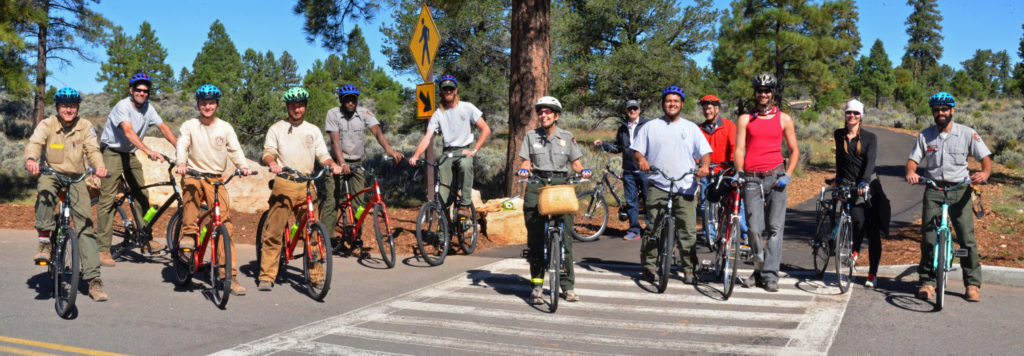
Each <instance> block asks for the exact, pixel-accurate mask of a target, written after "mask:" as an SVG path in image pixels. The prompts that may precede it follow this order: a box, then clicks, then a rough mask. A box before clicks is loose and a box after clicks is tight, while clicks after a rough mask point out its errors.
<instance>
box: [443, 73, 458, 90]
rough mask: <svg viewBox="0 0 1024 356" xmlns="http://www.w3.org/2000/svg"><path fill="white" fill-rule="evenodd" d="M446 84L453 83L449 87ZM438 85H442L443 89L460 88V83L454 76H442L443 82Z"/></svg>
mask: <svg viewBox="0 0 1024 356" xmlns="http://www.w3.org/2000/svg"><path fill="white" fill-rule="evenodd" d="M445 82H451V83H450V84H448V85H445ZM438 83H440V84H441V87H442V88H444V87H445V86H451V87H452V88H458V87H459V81H458V80H457V79H455V76H454V75H451V74H445V75H442V76H441V80H440V81H439V82H438Z"/></svg>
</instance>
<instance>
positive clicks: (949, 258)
mask: <svg viewBox="0 0 1024 356" xmlns="http://www.w3.org/2000/svg"><path fill="white" fill-rule="evenodd" d="M947 214H949V205H948V204H942V219H941V221H942V224H941V225H939V226H938V227H937V229H935V237H936V238H938V237H939V236H940V235H941V234H942V230H946V241H944V242H943V243H944V244H945V245H946V253H945V256H942V261H943V263H942V264H941V265H939V254H938V253H937V252H936V251H935V248H933V249H932V271H935V270H936V269H939V268H945V269H946V270H947V271H948V270H949V267H950V266H951V265H952V264H953V257H961V258H963V257H967V256H969V255H970V253H969V251H967V249H966V248H958V249H956V250H953V236H952V234H950V233H949V215H947ZM935 247H939V242H938V241H936V242H935ZM949 252H953V253H952V254H950V253H949Z"/></svg>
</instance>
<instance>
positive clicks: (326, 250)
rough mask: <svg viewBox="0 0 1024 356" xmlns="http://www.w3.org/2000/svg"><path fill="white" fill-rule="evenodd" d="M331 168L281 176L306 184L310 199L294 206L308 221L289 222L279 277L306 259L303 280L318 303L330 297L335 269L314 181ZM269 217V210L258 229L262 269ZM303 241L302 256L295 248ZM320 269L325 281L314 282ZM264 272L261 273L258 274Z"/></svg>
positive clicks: (285, 171) (288, 170) (258, 258)
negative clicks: (293, 263)
mask: <svg viewBox="0 0 1024 356" xmlns="http://www.w3.org/2000/svg"><path fill="white" fill-rule="evenodd" d="M328 169H329V167H324V168H323V169H321V170H320V171H319V172H317V174H315V175H313V176H306V175H303V174H302V173H299V171H296V170H294V169H292V168H289V167H284V168H283V169H282V172H281V173H279V174H278V176H279V177H282V178H286V179H288V180H290V181H293V182H299V183H306V200H305V201H303V202H300V203H297V204H295V206H294V207H292V210H294V211H299V210H300V209H303V208H305V210H306V218H305V219H300V220H299V221H297V222H293V221H291V219H289V221H288V223H286V228H285V231H284V238H283V239H282V240H281V241H282V244H281V261H280V266H279V267H278V276H280V274H281V272H282V271H284V269H285V266H286V265H288V262H289V261H290V260H294V259H298V258H302V277H303V282H304V283H305V285H306V293H307V294H309V296H310V297H311V298H313V299H314V300H317V301H323V300H324V297H326V296H327V291H328V290H329V289H330V288H331V266H332V264H333V262H332V258H331V253H330V252H331V251H333V250H332V249H331V239H329V238H324V236H327V228H325V227H324V224H322V223H320V222H319V221H317V219H316V214H315V213H316V209H315V207H314V205H313V182H314V181H316V180H319V179H320V178H322V177H323V176H324V174H325V173H327V171H328ZM273 183H274V182H273V181H271V182H270V184H271V188H273ZM269 214H270V211H269V210H268V211H264V212H263V215H261V216H260V223H259V226H257V228H256V265H258V266H261V268H262V266H263V264H262V259H263V250H262V249H263V234H265V233H266V228H267V217H268V215H269ZM299 240H302V241H303V242H304V243H303V245H302V247H303V249H302V253H301V254H298V255H296V254H295V248H296V246H298V243H299ZM317 269H319V270H322V271H323V273H324V278H323V281H314V280H313V279H312V275H311V273H312V272H313V271H314V270H317ZM260 273H261V272H259V273H257V275H259V274H260Z"/></svg>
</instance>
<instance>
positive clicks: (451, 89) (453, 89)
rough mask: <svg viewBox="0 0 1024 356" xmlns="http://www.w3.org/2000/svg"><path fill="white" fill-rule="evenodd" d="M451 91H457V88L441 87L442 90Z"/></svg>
mask: <svg viewBox="0 0 1024 356" xmlns="http://www.w3.org/2000/svg"><path fill="white" fill-rule="evenodd" d="M450 91H455V88H452V87H447V88H441V92H444V93H447V92H450Z"/></svg>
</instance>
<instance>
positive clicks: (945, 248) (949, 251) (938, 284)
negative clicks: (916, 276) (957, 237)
mask: <svg viewBox="0 0 1024 356" xmlns="http://www.w3.org/2000/svg"><path fill="white" fill-rule="evenodd" d="M970 183H971V179H970V178H967V179H964V180H963V181H960V183H957V184H956V185H954V186H950V187H945V188H943V187H940V186H939V185H938V184H936V183H935V181H933V180H931V179H928V178H925V177H921V181H920V183H918V184H926V185H929V186H931V187H932V188H933V189H935V190H937V191H940V192H942V215H939V216H936V217H935V220H933V221H932V223H934V224H935V226H937V227H938V230H937V231H936V232H935V233H936V239H935V248H934V249H933V250H932V270H933V271H935V309H937V310H942V304H943V299H945V298H944V296H945V294H946V278H947V277H948V273H949V270H950V267H951V266H952V264H953V257H954V256H955V257H967V249H964V248H961V249H957V250H953V235H952V233H951V232H950V229H949V197H948V196H947V194H946V193H948V192H951V191H955V190H957V189H960V187H962V186H963V185H964V184H970ZM922 223H923V222H922Z"/></svg>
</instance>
